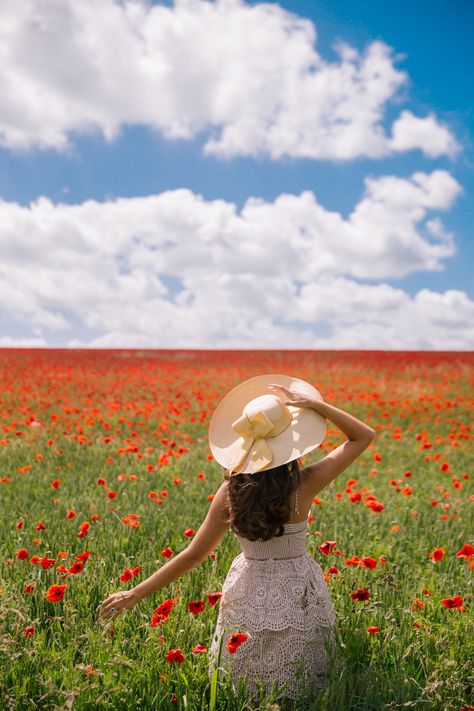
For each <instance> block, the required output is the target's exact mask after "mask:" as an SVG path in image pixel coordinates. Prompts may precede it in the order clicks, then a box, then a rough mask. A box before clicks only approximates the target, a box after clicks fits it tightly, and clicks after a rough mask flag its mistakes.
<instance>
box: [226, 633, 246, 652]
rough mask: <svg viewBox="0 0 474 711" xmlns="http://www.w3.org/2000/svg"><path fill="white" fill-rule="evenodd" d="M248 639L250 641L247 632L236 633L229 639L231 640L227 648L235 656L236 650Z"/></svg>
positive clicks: (228, 641)
mask: <svg viewBox="0 0 474 711" xmlns="http://www.w3.org/2000/svg"><path fill="white" fill-rule="evenodd" d="M247 639H248V634H245V632H236V633H235V634H233V635H231V636H230V637H229V639H228V640H227V644H226V647H227V649H228V650H229V652H230V654H235V652H236V650H237V649H238V648H239V647H240V645H241V644H243V643H244V642H245V641H246V640H247Z"/></svg>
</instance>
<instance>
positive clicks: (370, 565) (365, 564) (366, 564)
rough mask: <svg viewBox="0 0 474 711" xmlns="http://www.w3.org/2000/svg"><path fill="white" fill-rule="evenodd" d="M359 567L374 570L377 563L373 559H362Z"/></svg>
mask: <svg viewBox="0 0 474 711" xmlns="http://www.w3.org/2000/svg"><path fill="white" fill-rule="evenodd" d="M361 565H362V566H363V567H364V568H370V569H372V568H375V566H376V565H377V561H376V560H375V558H362V560H361Z"/></svg>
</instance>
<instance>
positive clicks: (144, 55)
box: [0, 0, 458, 160]
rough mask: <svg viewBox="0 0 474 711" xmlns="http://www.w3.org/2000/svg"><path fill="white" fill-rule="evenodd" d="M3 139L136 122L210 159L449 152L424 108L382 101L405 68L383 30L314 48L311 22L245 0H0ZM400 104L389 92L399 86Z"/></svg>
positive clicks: (32, 142) (443, 131) (60, 145)
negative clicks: (159, 1)
mask: <svg viewBox="0 0 474 711" xmlns="http://www.w3.org/2000/svg"><path fill="white" fill-rule="evenodd" d="M0 35H1V41H0V85H1V87H2V99H1V102H0V145H3V146H4V147H7V148H11V149H25V150H26V149H31V148H35V147H37V148H45V149H51V148H52V149H57V150H64V149H67V148H68V146H70V142H71V136H73V135H74V134H79V133H81V134H84V133H90V132H100V133H101V134H102V135H103V136H104V137H105V138H106V139H107V140H113V139H114V138H116V137H117V136H118V135H119V133H120V130H121V129H122V127H124V126H126V125H144V126H148V127H149V128H150V129H152V130H155V131H157V132H159V133H160V134H162V135H163V136H165V137H166V138H168V139H191V138H193V137H196V136H198V135H200V134H204V137H205V145H204V151H205V153H207V154H213V155H216V156H220V157H226V158H229V157H232V156H239V155H241V156H242V155H246V156H259V155H263V156H267V157H270V158H272V159H279V158H281V157H283V156H292V157H305V158H313V159H329V160H350V159H354V158H357V157H360V156H365V157H370V158H381V157H383V156H386V155H389V154H391V153H394V152H398V151H406V150H412V149H420V150H421V151H423V152H424V153H425V154H426V155H427V156H429V157H437V156H440V155H448V156H452V155H454V154H455V153H456V151H457V150H458V145H457V142H456V139H455V138H454V136H452V135H451V133H450V131H449V128H448V127H447V126H444V125H441V124H440V123H439V122H438V121H437V119H436V118H435V116H434V115H433V114H432V113H431V114H430V115H429V116H427V117H415V116H413V115H412V114H411V113H410V112H408V111H404V112H402V114H401V116H400V117H399V118H398V119H397V120H396V121H395V123H394V125H393V127H392V134H391V135H389V134H388V133H387V132H386V129H385V127H384V112H385V108H386V105H387V103H388V102H390V101H391V100H393V99H394V97H395V96H396V94H397V91H398V90H399V88H400V87H402V86H403V85H405V84H406V82H407V80H408V75H407V73H406V72H405V71H403V70H401V69H399V68H397V67H396V66H395V62H396V61H397V59H398V58H397V57H395V56H394V55H393V51H392V49H391V48H390V47H389V46H388V45H387V44H385V43H384V42H383V41H381V40H376V41H373V42H371V43H369V44H368V45H367V47H366V48H365V49H364V50H363V51H358V50H356V49H355V48H354V47H351V46H349V45H347V44H346V43H345V42H343V41H341V40H339V41H336V42H335V45H334V47H335V50H336V52H337V54H338V59H337V60H336V61H328V60H326V59H324V58H323V57H322V56H321V55H320V54H319V53H318V52H317V50H316V44H317V30H316V27H315V26H314V24H313V23H312V22H311V21H309V20H307V19H304V18H301V17H299V16H297V15H296V14H293V13H290V12H288V11H286V10H284V9H283V8H281V7H280V6H279V5H277V4H270V3H259V4H254V5H247V4H246V3H244V2H243V1H242V0H216V1H215V2H208V1H207V0H175V3H174V6H172V7H167V6H164V5H156V4H155V5H152V4H151V3H149V2H147V1H146V0H121V1H119V0H100V2H97V1H96V0H80V1H79V2H78V1H77V0H22V1H21V2H2V3H0ZM397 101H399V99H398V97H397Z"/></svg>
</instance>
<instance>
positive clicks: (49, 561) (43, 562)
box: [41, 556, 56, 570]
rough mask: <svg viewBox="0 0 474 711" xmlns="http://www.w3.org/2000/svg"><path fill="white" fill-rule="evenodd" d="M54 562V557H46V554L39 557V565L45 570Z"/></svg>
mask: <svg viewBox="0 0 474 711" xmlns="http://www.w3.org/2000/svg"><path fill="white" fill-rule="evenodd" d="M55 563H56V558H48V557H47V556H43V558H41V567H42V568H43V570H47V569H48V568H51V566H53V565H54V564H55Z"/></svg>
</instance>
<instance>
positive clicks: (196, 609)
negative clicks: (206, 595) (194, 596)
mask: <svg viewBox="0 0 474 711" xmlns="http://www.w3.org/2000/svg"><path fill="white" fill-rule="evenodd" d="M205 606H206V603H205V601H204V600H193V601H192V602H188V610H189V612H192V613H193V615H198V614H199V613H200V612H202V611H203V610H204V608H205Z"/></svg>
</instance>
